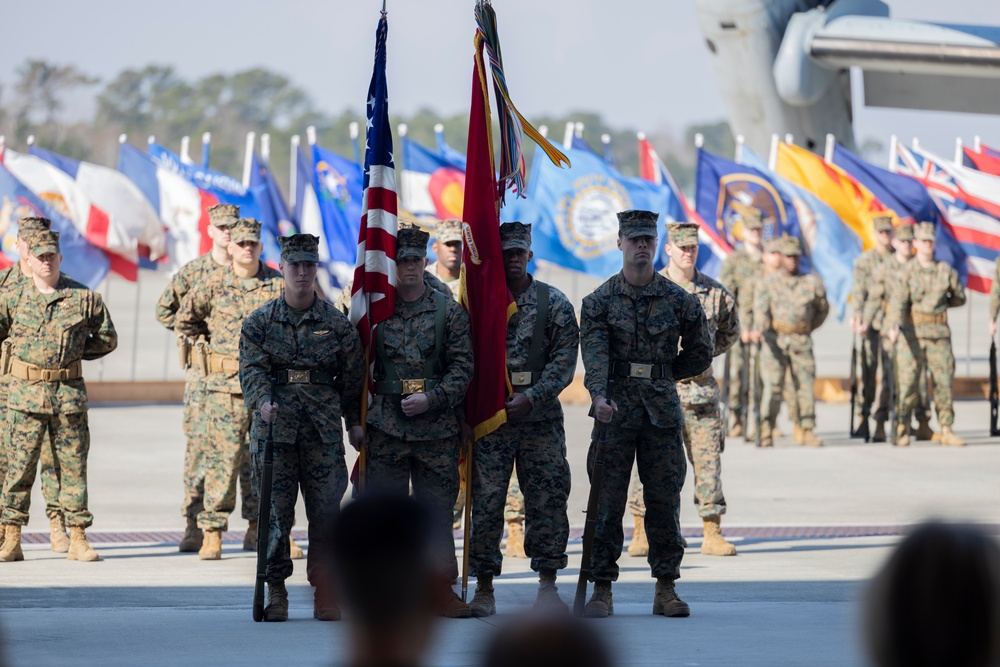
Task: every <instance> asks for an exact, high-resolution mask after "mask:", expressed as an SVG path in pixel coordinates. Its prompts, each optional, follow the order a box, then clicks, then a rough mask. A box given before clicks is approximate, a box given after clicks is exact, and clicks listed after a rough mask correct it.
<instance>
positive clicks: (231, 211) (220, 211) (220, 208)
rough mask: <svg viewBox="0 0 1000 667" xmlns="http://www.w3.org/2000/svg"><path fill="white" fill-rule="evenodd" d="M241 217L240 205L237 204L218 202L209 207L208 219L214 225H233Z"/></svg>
mask: <svg viewBox="0 0 1000 667" xmlns="http://www.w3.org/2000/svg"><path fill="white" fill-rule="evenodd" d="M239 217H240V207H239V206H236V205H235V204H216V205H215V206H212V207H211V208H209V209H208V220H209V222H211V223H212V226H213V227H232V226H233V225H235V224H236V221H237V220H238V219H239Z"/></svg>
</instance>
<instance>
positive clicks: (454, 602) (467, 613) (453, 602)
mask: <svg viewBox="0 0 1000 667" xmlns="http://www.w3.org/2000/svg"><path fill="white" fill-rule="evenodd" d="M476 588H477V589H478V586H477V587H476ZM439 595H440V597H439V598H438V616H443V617H444V618H471V617H472V607H470V606H469V605H467V604H465V603H464V602H462V598H460V597H458V594H457V593H455V591H453V590H452V588H451V586H450V585H448V584H445V585H444V586H443V587H442V588H441V591H440V593H439Z"/></svg>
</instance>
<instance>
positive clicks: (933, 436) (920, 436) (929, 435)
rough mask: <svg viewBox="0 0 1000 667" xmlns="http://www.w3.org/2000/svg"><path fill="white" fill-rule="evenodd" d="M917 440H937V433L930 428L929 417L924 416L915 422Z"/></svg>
mask: <svg viewBox="0 0 1000 667" xmlns="http://www.w3.org/2000/svg"><path fill="white" fill-rule="evenodd" d="M916 436H917V440H937V439H938V434H937V433H935V432H934V429H932V428H931V420H930V417H926V418H924V419H921V420H919V421H918V422H917V433H916Z"/></svg>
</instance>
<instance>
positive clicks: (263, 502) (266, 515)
mask: <svg viewBox="0 0 1000 667" xmlns="http://www.w3.org/2000/svg"><path fill="white" fill-rule="evenodd" d="M276 384H277V377H275V376H273V375H272V376H271V398H270V400H271V402H272V403H273V402H274V399H275V396H274V393H275V389H276V388H277V387H276ZM273 474H274V418H273V417H272V418H271V421H270V422H268V425H267V440H265V441H264V471H263V474H262V475H261V478H260V493H259V494H258V495H259V496H260V516H259V517H258V520H257V581H256V582H255V583H254V587H253V620H254V621H255V622H257V623H260V622H261V621H262V620H264V578H265V577H266V576H267V544H268V541H269V538H270V533H271V476H272V475H273Z"/></svg>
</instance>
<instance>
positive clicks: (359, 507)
mask: <svg viewBox="0 0 1000 667" xmlns="http://www.w3.org/2000/svg"><path fill="white" fill-rule="evenodd" d="M332 539H333V549H332V563H331V566H332V569H331V574H332V581H333V586H334V590H335V594H336V598H337V600H338V601H339V602H340V603H341V604H342V607H343V609H344V611H345V618H346V620H347V622H348V628H349V629H348V636H349V641H350V653H351V655H350V658H349V659H348V661H347V664H349V665H351V667H375V666H378V667H409V666H410V665H418V664H421V659H422V658H423V657H424V656H425V654H426V652H427V648H428V645H429V643H430V640H431V638H432V636H433V631H434V624H435V617H436V616H437V613H438V612H439V611H440V609H439V608H440V606H441V604H442V603H443V600H441V596H440V595H439V593H438V592H439V591H440V590H442V588H445V587H447V586H448V581H447V575H446V573H445V572H443V571H442V568H441V565H440V559H439V558H435V551H434V547H435V544H434V529H433V519H432V517H431V514H430V512H429V511H428V510H427V509H426V508H425V507H424V506H423V505H421V504H420V503H419V502H418V501H416V500H414V499H412V498H407V497H401V496H389V495H368V496H365V497H362V498H361V499H359V500H356V501H354V502H352V503H350V504H349V505H347V506H345V507H344V509H343V510H342V511H341V512H340V514H339V516H338V517H337V519H336V520H335V521H334V524H333V529H332Z"/></svg>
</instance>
